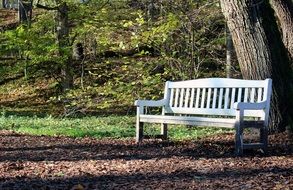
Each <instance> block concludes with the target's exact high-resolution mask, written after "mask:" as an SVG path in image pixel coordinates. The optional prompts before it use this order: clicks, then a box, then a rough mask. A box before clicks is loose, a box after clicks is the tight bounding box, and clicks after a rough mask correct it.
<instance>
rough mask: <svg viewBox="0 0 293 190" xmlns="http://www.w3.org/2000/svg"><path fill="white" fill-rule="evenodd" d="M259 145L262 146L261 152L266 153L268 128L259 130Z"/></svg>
mask: <svg viewBox="0 0 293 190" xmlns="http://www.w3.org/2000/svg"><path fill="white" fill-rule="evenodd" d="M260 143H262V144H263V148H262V150H263V151H264V153H267V150H268V128H267V127H266V126H264V127H263V128H261V129H260Z"/></svg>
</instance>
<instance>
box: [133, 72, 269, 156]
mask: <svg viewBox="0 0 293 190" xmlns="http://www.w3.org/2000/svg"><path fill="white" fill-rule="evenodd" d="M271 93H272V80H271V79H266V80H241V79H227V78H206V79H197V80H188V81H178V82H170V81H167V82H166V85H165V92H164V99H161V100H158V101H153V100H136V101H135V105H136V106H137V120H136V142H138V143H139V142H141V141H142V140H143V139H144V138H146V137H147V136H144V134H143V123H145V122H147V123H160V124H161V134H160V135H158V136H159V137H160V138H162V139H167V124H184V125H197V126H214V127H227V128H235V130H236V134H235V150H236V154H237V155H241V154H243V149H249V148H261V149H262V150H263V151H266V149H267V144H268V120H269V109H270V97H271ZM147 107H162V114H161V115H150V114H147V113H146V112H145V110H146V108H147ZM252 119H253V120H252ZM244 128H259V129H260V141H259V143H250V144H246V143H243V129H244Z"/></svg>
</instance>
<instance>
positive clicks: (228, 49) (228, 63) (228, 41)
mask: <svg viewBox="0 0 293 190" xmlns="http://www.w3.org/2000/svg"><path fill="white" fill-rule="evenodd" d="M232 51H233V42H232V36H231V33H230V31H229V28H228V27H226V77H227V78H231V71H232Z"/></svg>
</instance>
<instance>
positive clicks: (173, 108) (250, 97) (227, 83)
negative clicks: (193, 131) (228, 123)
mask: <svg viewBox="0 0 293 190" xmlns="http://www.w3.org/2000/svg"><path fill="white" fill-rule="evenodd" d="M271 86H272V80H271V79H266V80H242V79H227V78H206V79H196V80H188V81H179V82H171V81H167V82H166V86H165V94H164V98H165V99H166V100H168V105H167V106H166V107H165V108H164V111H163V112H164V113H175V114H195V115H221V116H235V109H234V108H233V105H234V103H235V102H254V103H255V102H261V101H266V100H269V101H268V102H267V103H268V105H267V106H266V109H265V110H249V111H245V112H244V116H253V117H268V116H266V115H268V111H269V103H270V96H271V91H272V90H271Z"/></svg>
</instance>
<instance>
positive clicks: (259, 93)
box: [257, 88, 263, 102]
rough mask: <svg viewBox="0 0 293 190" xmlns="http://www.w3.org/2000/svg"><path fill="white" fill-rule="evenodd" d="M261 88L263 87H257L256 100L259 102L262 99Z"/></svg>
mask: <svg viewBox="0 0 293 190" xmlns="http://www.w3.org/2000/svg"><path fill="white" fill-rule="evenodd" d="M262 89H263V88H258V90H257V102H261V101H262V98H261V97H262Z"/></svg>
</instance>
